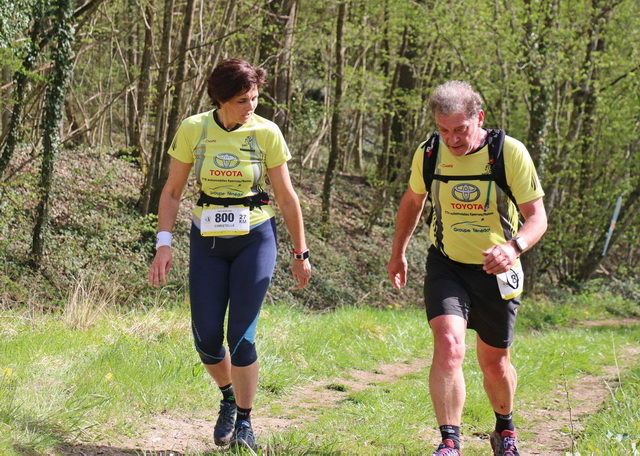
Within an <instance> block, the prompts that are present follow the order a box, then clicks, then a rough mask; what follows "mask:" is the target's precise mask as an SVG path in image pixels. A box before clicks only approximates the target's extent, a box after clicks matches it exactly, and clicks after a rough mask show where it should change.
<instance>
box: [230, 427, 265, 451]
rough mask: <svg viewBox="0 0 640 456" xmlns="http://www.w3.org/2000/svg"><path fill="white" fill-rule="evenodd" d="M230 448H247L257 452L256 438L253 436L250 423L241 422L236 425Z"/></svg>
mask: <svg viewBox="0 0 640 456" xmlns="http://www.w3.org/2000/svg"><path fill="white" fill-rule="evenodd" d="M230 448H246V449H249V450H251V451H256V449H257V448H258V446H257V445H256V438H255V436H254V435H253V429H252V428H251V423H250V422H249V421H245V420H240V421H238V422H237V423H236V427H235V429H234V431H233V436H232V437H231V444H230Z"/></svg>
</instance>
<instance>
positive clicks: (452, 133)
mask: <svg viewBox="0 0 640 456" xmlns="http://www.w3.org/2000/svg"><path fill="white" fill-rule="evenodd" d="M483 121H484V111H480V113H479V114H478V115H477V116H475V117H471V118H469V117H467V115H466V114H462V113H460V114H449V115H446V116H445V115H442V114H438V113H436V125H437V127H438V131H439V132H440V136H441V137H442V140H443V141H444V143H445V144H446V146H447V148H448V149H449V150H450V151H451V153H452V154H453V155H455V156H457V157H462V156H463V155H466V154H468V153H469V152H472V151H474V150H476V149H477V148H478V146H480V144H481V143H482V141H483V140H484V135H483V130H482V122H483Z"/></svg>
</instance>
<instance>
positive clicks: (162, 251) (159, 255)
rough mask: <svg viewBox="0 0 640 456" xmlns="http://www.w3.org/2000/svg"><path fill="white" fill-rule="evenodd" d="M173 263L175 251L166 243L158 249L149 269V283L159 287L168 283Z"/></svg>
mask: <svg viewBox="0 0 640 456" xmlns="http://www.w3.org/2000/svg"><path fill="white" fill-rule="evenodd" d="M172 263H173V251H172V250H171V247H169V246H167V245H165V246H162V247H159V248H158V250H156V256H155V258H154V259H153V263H151V268H150V269H149V285H151V286H152V287H154V286H155V287H159V286H160V285H165V284H166V283H167V274H168V273H169V269H171V264H172Z"/></svg>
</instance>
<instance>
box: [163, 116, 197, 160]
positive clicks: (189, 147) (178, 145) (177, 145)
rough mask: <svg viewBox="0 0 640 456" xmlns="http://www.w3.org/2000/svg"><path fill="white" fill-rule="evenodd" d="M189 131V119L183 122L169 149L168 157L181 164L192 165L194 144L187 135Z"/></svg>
mask: <svg viewBox="0 0 640 456" xmlns="http://www.w3.org/2000/svg"><path fill="white" fill-rule="evenodd" d="M191 130H192V128H191V123H190V122H189V119H185V120H183V121H182V123H181V124H180V126H179V127H178V131H177V132H176V134H175V136H174V138H173V141H172V142H171V146H170V147H169V155H171V156H172V157H173V158H175V159H177V160H180V161H181V162H183V163H193V162H194V161H195V154H194V152H193V151H194V148H195V144H194V141H193V138H192V137H191V135H189V131H191Z"/></svg>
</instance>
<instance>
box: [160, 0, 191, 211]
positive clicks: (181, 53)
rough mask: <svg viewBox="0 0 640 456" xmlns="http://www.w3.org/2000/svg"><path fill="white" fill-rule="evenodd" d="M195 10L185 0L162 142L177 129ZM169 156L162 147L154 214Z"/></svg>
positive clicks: (167, 173) (169, 139)
mask: <svg viewBox="0 0 640 456" xmlns="http://www.w3.org/2000/svg"><path fill="white" fill-rule="evenodd" d="M194 10H195V0H187V3H186V5H185V8H184V24H183V26H182V35H181V37H180V47H179V49H178V55H177V60H178V62H177V64H178V67H177V69H176V74H175V79H174V84H173V95H172V97H171V109H170V111H169V116H168V117H167V129H166V134H165V138H164V144H169V143H170V142H171V141H173V137H174V136H175V134H176V132H177V131H178V126H179V125H180V116H182V114H183V113H182V97H183V87H184V80H185V79H186V77H187V51H188V49H189V42H190V41H191V32H192V30H193V12H194ZM170 161H171V158H170V156H169V154H167V153H165V151H164V149H163V150H162V153H161V160H160V169H159V171H160V172H159V174H158V181H157V182H156V183H155V184H154V185H153V189H154V192H153V194H152V195H151V205H150V210H151V212H153V213H154V214H157V213H158V207H159V205H160V195H161V194H162V187H164V183H165V182H166V181H167V177H169V162H170Z"/></svg>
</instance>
